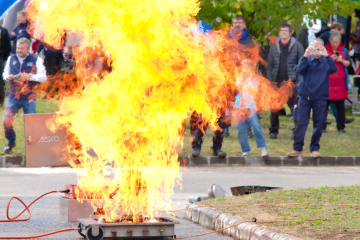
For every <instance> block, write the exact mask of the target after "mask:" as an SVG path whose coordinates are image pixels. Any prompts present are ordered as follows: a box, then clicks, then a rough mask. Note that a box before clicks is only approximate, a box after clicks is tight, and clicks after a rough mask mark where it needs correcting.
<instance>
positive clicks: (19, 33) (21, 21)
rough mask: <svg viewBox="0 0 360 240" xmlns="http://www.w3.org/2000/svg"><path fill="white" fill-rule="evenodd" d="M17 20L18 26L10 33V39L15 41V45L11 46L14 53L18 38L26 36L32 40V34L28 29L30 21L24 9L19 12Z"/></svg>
mask: <svg viewBox="0 0 360 240" xmlns="http://www.w3.org/2000/svg"><path fill="white" fill-rule="evenodd" d="M17 22H18V26H17V27H16V28H15V29H14V31H12V32H11V34H10V40H11V41H13V45H12V48H11V53H12V54H15V53H16V42H17V40H18V39H20V38H23V37H24V38H27V39H29V40H30V34H29V33H28V32H27V31H26V29H27V27H28V21H27V18H26V14H25V12H24V11H21V12H18V13H17Z"/></svg>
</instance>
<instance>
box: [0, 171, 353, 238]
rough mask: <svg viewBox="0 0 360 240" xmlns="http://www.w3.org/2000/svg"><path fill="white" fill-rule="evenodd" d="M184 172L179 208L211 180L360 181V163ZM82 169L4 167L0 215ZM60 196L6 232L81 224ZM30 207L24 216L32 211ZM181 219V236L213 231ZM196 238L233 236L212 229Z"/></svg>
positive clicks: (286, 184)
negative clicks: (68, 214) (68, 215)
mask: <svg viewBox="0 0 360 240" xmlns="http://www.w3.org/2000/svg"><path fill="white" fill-rule="evenodd" d="M181 170H182V172H183V181H182V187H180V186H177V187H175V189H174V194H173V196H172V201H173V203H172V206H173V209H179V208H184V207H186V204H188V198H189V196H191V195H197V196H199V195H206V191H207V189H208V188H209V187H210V186H211V184H218V185H220V186H221V187H223V189H224V190H225V191H226V192H228V193H231V191H230V187H233V186H245V185H262V186H271V187H283V188H284V189H295V188H307V187H322V186H342V185H344V186H348V185H354V184H357V185H360V168H359V167H234V166H226V167H188V168H186V169H184V168H182V169H181ZM76 178H77V176H76V174H75V172H74V170H73V169H71V168H67V167H66V168H0V182H1V186H0V219H6V205H7V202H8V200H9V198H10V197H12V196H17V197H20V198H21V199H22V200H23V201H24V202H25V203H26V204H29V203H30V202H31V201H32V200H34V199H35V198H37V197H38V196H39V195H41V194H43V193H45V192H48V191H52V190H59V189H64V186H65V184H76ZM59 207H60V206H59V196H58V195H57V194H51V195H48V196H45V197H44V198H42V199H40V200H39V201H38V202H36V203H35V204H34V205H32V206H31V208H30V209H31V213H32V217H31V219H30V220H29V221H26V222H12V223H0V236H29V235H37V234H42V233H47V232H51V231H56V230H59V229H63V228H70V227H77V223H69V222H67V221H66V220H64V219H63V218H62V217H61V216H60V215H59ZM22 209H23V207H22V205H21V204H20V203H18V202H16V200H15V201H14V202H13V203H12V204H11V211H10V216H15V215H17V214H18V213H19V212H20V211H21V210H22ZM26 216H27V215H26V213H25V214H24V217H26ZM176 216H177V217H178V219H177V220H178V221H180V224H178V225H176V227H175V231H176V235H177V237H184V236H189V235H194V234H200V233H204V232H208V231H210V230H208V229H206V228H203V227H201V226H199V225H196V224H193V223H191V222H189V221H187V220H185V219H183V216H184V214H183V213H182V212H177V213H176ZM45 238H48V239H81V237H80V235H79V234H78V233H77V232H76V231H73V232H64V233H59V234H56V235H52V236H48V237H45ZM192 239H197V240H205V239H220V240H222V239H231V238H228V237H224V236H221V235H218V234H211V235H207V236H203V237H195V238H192Z"/></svg>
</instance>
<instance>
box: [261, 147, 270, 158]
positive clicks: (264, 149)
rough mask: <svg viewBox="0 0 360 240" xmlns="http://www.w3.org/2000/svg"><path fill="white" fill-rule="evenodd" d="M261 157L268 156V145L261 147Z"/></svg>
mask: <svg viewBox="0 0 360 240" xmlns="http://www.w3.org/2000/svg"><path fill="white" fill-rule="evenodd" d="M261 157H263V158H266V157H268V152H267V149H266V147H262V148H261Z"/></svg>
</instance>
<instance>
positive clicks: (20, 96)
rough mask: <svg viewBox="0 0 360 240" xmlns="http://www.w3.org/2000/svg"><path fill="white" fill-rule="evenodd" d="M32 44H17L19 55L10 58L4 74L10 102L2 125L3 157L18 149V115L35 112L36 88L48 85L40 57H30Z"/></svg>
mask: <svg viewBox="0 0 360 240" xmlns="http://www.w3.org/2000/svg"><path fill="white" fill-rule="evenodd" d="M29 52H30V41H29V39H27V38H20V39H18V40H17V42H16V55H11V56H10V57H9V58H8V60H7V62H6V66H5V69H4V72H3V77H4V79H5V80H6V81H8V82H9V91H8V98H7V100H6V103H5V110H4V115H3V125H4V130H5V137H6V139H7V140H8V144H7V145H6V146H5V148H4V153H5V154H8V153H10V152H11V151H12V149H13V148H14V147H15V140H16V135H15V131H14V128H13V125H12V122H13V121H14V116H15V114H16V113H17V112H18V111H19V109H20V108H23V110H24V114H31V113H35V112H36V89H35V88H36V85H37V84H38V83H39V82H44V81H46V79H47V77H46V72H45V67H44V65H43V61H42V59H41V58H40V57H38V56H36V55H33V54H30V53H29Z"/></svg>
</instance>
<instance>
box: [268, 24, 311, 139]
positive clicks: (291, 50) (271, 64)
mask: <svg viewBox="0 0 360 240" xmlns="http://www.w3.org/2000/svg"><path fill="white" fill-rule="evenodd" d="M279 36H280V38H279V39H277V41H276V43H275V44H273V45H271V47H270V52H269V56H268V59H267V63H268V69H267V74H266V77H267V79H268V80H269V81H271V82H276V85H277V87H280V85H281V83H282V82H285V81H287V80H289V79H291V81H292V82H293V83H295V84H297V82H298V81H299V76H298V74H297V73H296V72H295V71H294V67H295V66H296V65H297V63H298V61H299V59H300V58H301V57H302V56H303V54H304V48H303V46H302V45H301V43H300V42H299V41H297V40H296V39H295V38H293V37H291V27H290V25H289V24H287V23H283V24H281V25H280V28H279ZM296 89H297V88H295V90H294V93H293V95H292V96H291V97H290V98H289V100H288V103H287V104H288V106H289V107H290V109H291V112H292V115H294V114H293V111H294V106H295V105H296V104H297V101H298V98H297V93H296ZM270 121H271V127H270V128H269V130H270V138H271V139H276V138H277V135H278V131H279V127H280V123H279V112H271V114H270ZM294 123H295V125H296V119H295V118H294Z"/></svg>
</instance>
